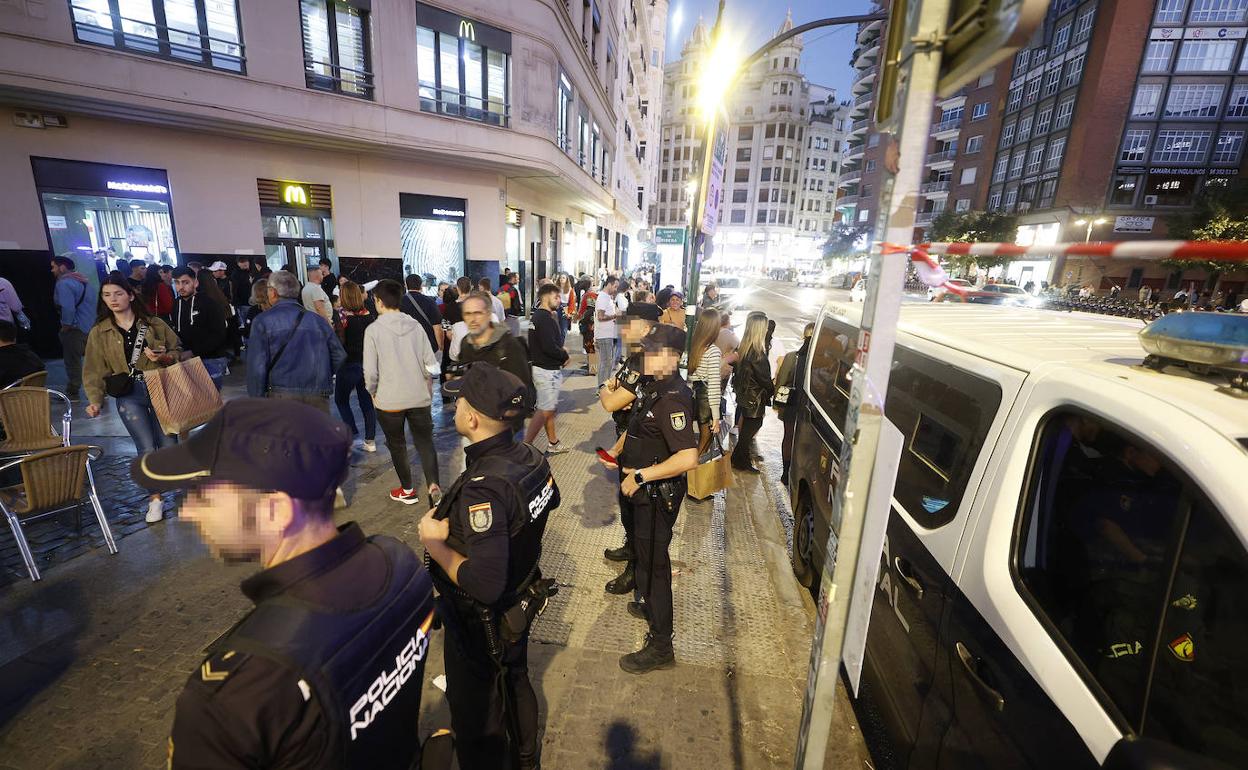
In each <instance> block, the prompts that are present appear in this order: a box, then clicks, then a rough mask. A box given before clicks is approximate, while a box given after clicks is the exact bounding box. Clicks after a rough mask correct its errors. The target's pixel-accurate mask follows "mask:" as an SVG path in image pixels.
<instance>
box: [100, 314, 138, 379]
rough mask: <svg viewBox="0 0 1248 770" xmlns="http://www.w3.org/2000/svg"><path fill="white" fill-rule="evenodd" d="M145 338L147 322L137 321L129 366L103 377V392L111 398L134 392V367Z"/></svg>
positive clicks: (136, 364)
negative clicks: (136, 330)
mask: <svg viewBox="0 0 1248 770" xmlns="http://www.w3.org/2000/svg"><path fill="white" fill-rule="evenodd" d="M146 339H147V324H145V323H143V322H142V321H139V333H138V335H136V336H135V338H134V348H133V349H132V350H131V351H130V366H129V368H128V369H127V371H125V372H123V373H121V374H109V375H106V376H105V377H104V392H105V393H107V394H108V395H110V396H112V397H113V398H121V397H122V396H128V395H130V394H131V393H133V392H134V375H135V369H134V368H135V367H136V366H138V364H139V355H140V354H141V353H142V352H143V342H144V340H146Z"/></svg>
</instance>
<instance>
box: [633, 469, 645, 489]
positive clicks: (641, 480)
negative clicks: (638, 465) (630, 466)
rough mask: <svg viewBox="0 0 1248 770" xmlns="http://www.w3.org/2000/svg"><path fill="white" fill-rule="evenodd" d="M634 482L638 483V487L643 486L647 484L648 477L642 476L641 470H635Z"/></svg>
mask: <svg viewBox="0 0 1248 770" xmlns="http://www.w3.org/2000/svg"><path fill="white" fill-rule="evenodd" d="M633 481H635V482H637V486H641V485H642V484H645V483H646V477H645V476H642V475H641V471H640V470H635V471H633Z"/></svg>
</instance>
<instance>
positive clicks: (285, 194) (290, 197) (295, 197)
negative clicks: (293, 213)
mask: <svg viewBox="0 0 1248 770" xmlns="http://www.w3.org/2000/svg"><path fill="white" fill-rule="evenodd" d="M282 200H284V201H286V202H287V203H289V204H291V205H295V206H306V205H308V191H307V188H305V187H304V186H303V185H300V184H288V185H283V186H282Z"/></svg>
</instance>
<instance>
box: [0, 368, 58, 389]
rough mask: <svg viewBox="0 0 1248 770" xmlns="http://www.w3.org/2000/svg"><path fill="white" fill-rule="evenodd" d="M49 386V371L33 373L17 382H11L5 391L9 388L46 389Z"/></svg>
mask: <svg viewBox="0 0 1248 770" xmlns="http://www.w3.org/2000/svg"><path fill="white" fill-rule="evenodd" d="M47 386H48V370H47V369H44V370H43V371H42V372H31V373H30V374H28V375H26V376H25V377H23V378H21V379H20V380H18V381H17V382H10V383H9V384H8V385H5V386H4V389H5V390H8V389H9V388H46V387H47Z"/></svg>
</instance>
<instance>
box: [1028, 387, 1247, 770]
mask: <svg viewBox="0 0 1248 770" xmlns="http://www.w3.org/2000/svg"><path fill="white" fill-rule="evenodd" d="M1042 424H1043V427H1042V428H1041V432H1040V439H1039V441H1038V442H1037V444H1036V449H1035V451H1034V453H1033V457H1032V461H1031V462H1032V464H1031V470H1030V473H1029V481H1028V489H1027V494H1026V498H1025V500H1026V502H1025V504H1024V508H1023V513H1022V518H1023V521H1022V526H1021V528H1020V530H1019V536H1018V542H1017V543H1016V547H1015V555H1014V559H1015V567H1016V570H1017V577H1018V580H1019V582H1020V583H1021V589H1022V591H1023V593H1024V595H1025V596H1026V597H1027V598H1028V600H1029V601H1030V602H1031V604H1032V606H1033V608H1034V609H1037V610H1038V611H1039V613H1040V615H1041V616H1042V617H1043V618H1045V619H1046V620H1047V621H1048V624H1049V627H1050V631H1051V633H1053V634H1054V636H1055V637H1056V638H1058V639H1059V640H1061V641H1062V642H1064V644H1065V645H1066V647H1067V649H1068V651H1069V653H1070V654H1071V655H1072V656H1073V657H1074V658H1075V659H1076V660H1078V661H1079V662H1080V663H1081V664H1082V667H1083V669H1084V672H1085V676H1086V677H1087V678H1088V679H1089V680H1090V682H1091V683H1092V684H1093V685H1094V689H1098V688H1099V690H1100V691H1101V693H1102V699H1103V700H1104V701H1106V705H1107V707H1109V709H1110V711H1111V712H1113V711H1116V712H1117V714H1118V715H1119V716H1120V717H1121V719H1122V720H1123V721H1124V722H1125V723H1126V726H1127V727H1128V729H1129V730H1131V731H1133V732H1136V733H1138V734H1142V735H1145V736H1149V737H1153V738H1156V739H1158V740H1163V741H1168V742H1171V743H1174V744H1176V745H1178V746H1181V747H1183V748H1185V749H1188V750H1190V751H1194V752H1197V753H1200V754H1204V755H1207V756H1212V757H1217V758H1220V759H1223V760H1227V761H1232V762H1234V761H1236V760H1242V758H1243V757H1244V756H1245V754H1246V753H1248V690H1246V688H1245V687H1244V686H1243V683H1244V682H1245V681H1248V645H1245V640H1246V639H1248V562H1246V561H1245V553H1244V549H1243V548H1242V546H1240V544H1239V540H1238V538H1236V536H1235V535H1234V533H1232V532H1231V531H1230V530H1229V528H1228V527H1227V525H1226V523H1225V521H1224V519H1223V517H1222V515H1221V514H1220V513H1219V512H1218V511H1217V510H1216V509H1214V508H1213V507H1212V506H1211V505H1210V504H1209V503H1208V502H1207V501H1206V500H1205V498H1204V497H1203V496H1202V495H1201V494H1200V493H1199V490H1198V489H1196V488H1195V486H1194V485H1193V484H1192V483H1191V481H1190V480H1189V479H1187V478H1186V477H1185V476H1184V475H1183V474H1182V473H1181V472H1179V471H1178V470H1177V469H1176V468H1173V467H1172V466H1171V465H1170V464H1169V463H1168V461H1167V460H1166V459H1165V456H1164V455H1163V454H1162V453H1161V452H1160V451H1158V450H1157V449H1156V448H1155V447H1154V446H1152V445H1151V444H1150V443H1149V442H1147V441H1145V440H1144V439H1141V438H1139V437H1137V436H1134V435H1131V434H1130V433H1128V432H1127V431H1125V430H1123V429H1121V428H1119V427H1118V426H1116V425H1113V424H1110V423H1108V422H1107V421H1105V420H1102V419H1101V418H1099V417H1094V416H1091V415H1088V414H1085V413H1083V412H1078V411H1075V410H1069V409H1066V410H1060V411H1057V412H1054V413H1052V414H1051V415H1049V416H1048V417H1047V418H1046V419H1045V421H1044V422H1043V423H1042ZM1180 548H1181V549H1182V552H1181V553H1180V552H1179V549H1180Z"/></svg>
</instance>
